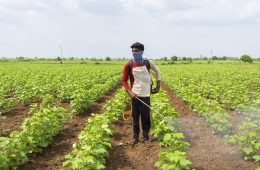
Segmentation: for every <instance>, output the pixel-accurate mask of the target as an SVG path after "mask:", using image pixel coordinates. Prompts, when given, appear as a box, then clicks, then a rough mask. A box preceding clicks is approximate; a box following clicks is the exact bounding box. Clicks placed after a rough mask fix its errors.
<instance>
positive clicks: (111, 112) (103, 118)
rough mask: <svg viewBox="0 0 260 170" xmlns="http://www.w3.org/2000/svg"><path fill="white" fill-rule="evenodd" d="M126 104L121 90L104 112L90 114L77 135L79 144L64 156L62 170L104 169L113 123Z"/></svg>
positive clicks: (126, 97)
mask: <svg viewBox="0 0 260 170" xmlns="http://www.w3.org/2000/svg"><path fill="white" fill-rule="evenodd" d="M127 103H128V96H127V95H126V93H125V91H124V90H123V89H121V90H119V91H118V93H117V94H116V96H115V98H114V99H112V100H110V101H108V102H107V104H106V105H105V107H104V108H105V109H106V112H105V113H103V114H100V115H98V114H92V116H91V117H90V118H89V119H88V123H87V125H86V127H85V128H84V130H83V131H82V132H81V133H80V134H79V136H78V138H79V143H77V144H76V143H75V144H74V145H73V146H74V150H73V151H72V152H71V153H69V154H68V155H67V156H65V161H64V162H63V169H70V170H74V169H75V170H76V169H105V163H106V161H105V156H106V155H107V154H108V150H109V148H111V144H110V143H111V136H112V132H113V123H114V122H115V121H116V120H118V118H119V117H120V115H121V112H122V111H123V110H124V109H125V107H126V106H127Z"/></svg>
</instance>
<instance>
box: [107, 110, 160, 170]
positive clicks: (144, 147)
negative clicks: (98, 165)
mask: <svg viewBox="0 0 260 170" xmlns="http://www.w3.org/2000/svg"><path fill="white" fill-rule="evenodd" d="M129 113H130V111H129V110H128V111H127V112H126V114H128V115H129ZM128 115H127V116H128ZM127 116H126V117H127ZM140 127H141V126H140ZM132 129H133V128H132V119H130V120H127V121H124V120H120V121H118V122H117V123H115V132H114V134H113V138H112V149H111V150H110V152H109V156H108V157H107V158H106V160H107V164H106V169H107V170H128V169H140V170H152V169H156V168H155V167H154V164H155V162H156V161H157V160H158V153H160V152H161V151H162V148H161V147H160V146H159V143H158V141H157V140H156V139H155V138H154V137H152V136H151V135H150V139H149V142H148V143H144V142H143V140H142V138H141V137H142V131H141V133H140V141H139V143H138V144H137V145H134V146H133V145H132V141H133V132H132Z"/></svg>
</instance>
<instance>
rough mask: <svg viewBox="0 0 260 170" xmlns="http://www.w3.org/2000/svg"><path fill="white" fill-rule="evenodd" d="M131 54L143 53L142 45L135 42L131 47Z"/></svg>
mask: <svg viewBox="0 0 260 170" xmlns="http://www.w3.org/2000/svg"><path fill="white" fill-rule="evenodd" d="M131 48H132V52H139V51H144V45H143V44H141V43H139V42H136V43H134V44H133V45H131Z"/></svg>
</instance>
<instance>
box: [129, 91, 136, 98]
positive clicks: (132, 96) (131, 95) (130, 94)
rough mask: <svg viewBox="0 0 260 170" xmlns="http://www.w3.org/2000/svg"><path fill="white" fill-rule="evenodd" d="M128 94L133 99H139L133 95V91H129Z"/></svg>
mask: <svg viewBox="0 0 260 170" xmlns="http://www.w3.org/2000/svg"><path fill="white" fill-rule="evenodd" d="M127 92H128V94H129V96H130V97H131V98H135V97H137V96H136V94H135V93H133V92H132V91H131V90H128V91H127Z"/></svg>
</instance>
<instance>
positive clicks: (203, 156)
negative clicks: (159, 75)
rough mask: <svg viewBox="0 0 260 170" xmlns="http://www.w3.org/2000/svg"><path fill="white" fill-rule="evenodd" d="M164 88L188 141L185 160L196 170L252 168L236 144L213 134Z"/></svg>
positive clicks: (180, 100)
mask: <svg viewBox="0 0 260 170" xmlns="http://www.w3.org/2000/svg"><path fill="white" fill-rule="evenodd" d="M162 87H163V88H164V89H165V90H166V92H167V95H168V97H169V99H170V103H171V104H172V106H173V107H174V108H175V110H176V111H177V112H179V113H180V121H181V123H182V130H183V133H184V134H185V136H186V140H187V141H188V142H189V143H190V144H191V146H190V149H189V150H188V152H187V159H189V160H190V161H191V162H192V166H193V167H194V168H195V169H197V170H206V169H210V170H219V169H221V170H237V169H239V170H255V169H256V167H257V166H256V164H255V163H253V162H250V161H245V160H244V159H243V156H242V154H241V152H240V151H239V150H238V148H237V147H236V146H231V145H229V144H227V143H226V142H225V139H224V138H223V136H220V135H217V134H213V130H212V129H211V128H210V126H209V125H208V124H207V123H206V122H205V121H204V120H203V118H201V117H199V116H197V114H196V113H194V112H193V111H192V109H191V108H190V107H189V106H188V105H187V104H186V103H185V102H184V101H183V100H182V99H181V98H180V97H179V96H177V95H176V94H175V93H174V92H173V91H172V90H171V89H170V88H169V87H168V86H167V85H165V84H163V85H162Z"/></svg>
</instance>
